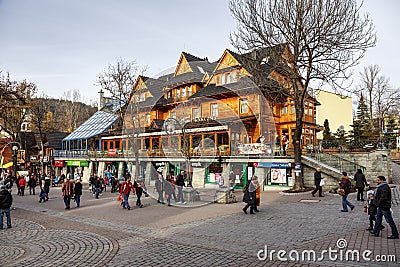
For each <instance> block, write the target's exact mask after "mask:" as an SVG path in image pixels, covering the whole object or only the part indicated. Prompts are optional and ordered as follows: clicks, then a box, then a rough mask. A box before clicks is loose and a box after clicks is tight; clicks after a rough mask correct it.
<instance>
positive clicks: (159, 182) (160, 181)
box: [155, 173, 165, 204]
mask: <svg viewBox="0 0 400 267" xmlns="http://www.w3.org/2000/svg"><path fill="white" fill-rule="evenodd" d="M157 175H158V179H157V181H156V182H155V187H156V190H157V193H158V199H157V203H161V204H165V203H164V196H163V193H164V185H165V182H164V181H165V180H164V178H163V176H162V174H161V173H158V174H157Z"/></svg>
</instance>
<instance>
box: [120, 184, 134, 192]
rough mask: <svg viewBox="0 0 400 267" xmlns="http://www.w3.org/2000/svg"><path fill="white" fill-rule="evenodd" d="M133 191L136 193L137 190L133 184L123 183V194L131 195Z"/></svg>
mask: <svg viewBox="0 0 400 267" xmlns="http://www.w3.org/2000/svg"><path fill="white" fill-rule="evenodd" d="M131 190H132V192H133V193H134V192H135V189H134V188H133V185H132V183H131V182H128V181H125V182H123V183H122V185H121V193H122V194H125V195H129V193H130V192H131Z"/></svg>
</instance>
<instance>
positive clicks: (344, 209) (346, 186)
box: [339, 172, 355, 212]
mask: <svg viewBox="0 0 400 267" xmlns="http://www.w3.org/2000/svg"><path fill="white" fill-rule="evenodd" d="M339 185H340V188H341V189H343V190H344V194H343V195H342V210H341V212H348V209H347V206H349V207H350V209H351V210H353V209H354V207H355V206H354V205H353V204H352V203H351V202H350V201H348V200H347V196H348V195H349V194H350V185H351V182H350V180H349V176H347V172H343V173H342V181H341V182H340V183H339Z"/></svg>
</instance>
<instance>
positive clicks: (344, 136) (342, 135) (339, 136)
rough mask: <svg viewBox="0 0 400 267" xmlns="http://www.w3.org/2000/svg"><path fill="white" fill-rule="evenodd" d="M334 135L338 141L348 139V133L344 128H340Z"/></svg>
mask: <svg viewBox="0 0 400 267" xmlns="http://www.w3.org/2000/svg"><path fill="white" fill-rule="evenodd" d="M334 135H335V137H336V139H337V140H340V141H346V139H347V134H346V131H345V130H344V128H342V127H339V128H338V129H337V130H336V133H335V134H334Z"/></svg>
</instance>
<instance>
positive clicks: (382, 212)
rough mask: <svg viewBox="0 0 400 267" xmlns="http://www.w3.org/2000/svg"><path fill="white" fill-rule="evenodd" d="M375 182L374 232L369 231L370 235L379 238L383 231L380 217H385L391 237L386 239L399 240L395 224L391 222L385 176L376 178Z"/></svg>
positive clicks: (388, 192) (389, 200)
mask: <svg viewBox="0 0 400 267" xmlns="http://www.w3.org/2000/svg"><path fill="white" fill-rule="evenodd" d="M376 182H377V183H378V186H377V188H376V190H375V196H374V200H375V205H376V207H377V212H376V223H375V227H374V230H371V234H373V235H374V236H379V232H380V231H381V230H382V229H383V227H382V217H385V220H386V222H387V223H388V224H389V226H390V228H391V229H392V235H390V236H388V239H399V232H398V230H397V227H396V223H395V222H394V221H393V217H392V213H391V212H390V208H391V207H392V193H391V191H390V187H389V185H388V184H387V182H386V178H385V176H378V178H377V179H376Z"/></svg>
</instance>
